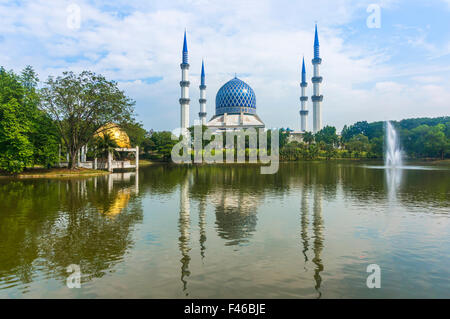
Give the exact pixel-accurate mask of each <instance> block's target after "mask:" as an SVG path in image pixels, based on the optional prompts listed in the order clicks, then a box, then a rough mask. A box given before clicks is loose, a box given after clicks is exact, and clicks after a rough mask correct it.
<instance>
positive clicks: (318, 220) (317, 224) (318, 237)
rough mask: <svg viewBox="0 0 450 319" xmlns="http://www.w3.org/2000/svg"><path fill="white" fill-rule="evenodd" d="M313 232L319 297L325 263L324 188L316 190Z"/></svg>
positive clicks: (315, 272) (315, 274)
mask: <svg viewBox="0 0 450 319" xmlns="http://www.w3.org/2000/svg"><path fill="white" fill-rule="evenodd" d="M313 212H314V213H313V214H314V215H313V232H314V243H313V251H314V258H313V260H312V261H313V263H314V264H315V265H316V268H315V270H314V280H315V281H316V286H315V288H316V290H317V292H318V293H319V296H318V298H320V297H321V296H322V292H321V291H320V284H321V283H322V277H321V276H320V273H321V272H322V271H323V264H322V259H321V258H320V255H321V253H322V249H323V219H322V190H321V189H319V188H316V189H315V190H314V204H313Z"/></svg>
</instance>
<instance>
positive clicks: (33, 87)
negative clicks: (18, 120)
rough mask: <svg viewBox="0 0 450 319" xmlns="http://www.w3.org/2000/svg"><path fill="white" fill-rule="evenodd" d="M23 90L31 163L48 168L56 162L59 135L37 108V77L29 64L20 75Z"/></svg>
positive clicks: (54, 126)
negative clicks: (28, 127) (31, 151)
mask: <svg viewBox="0 0 450 319" xmlns="http://www.w3.org/2000/svg"><path fill="white" fill-rule="evenodd" d="M20 82H21V83H22V87H23V90H24V106H25V108H26V110H27V116H28V118H29V119H30V122H31V126H30V131H29V132H28V134H27V135H28V138H29V141H30V142H31V144H32V145H33V163H34V164H41V165H43V166H45V167H47V168H50V167H51V166H53V165H54V164H56V163H57V162H58V148H59V144H60V142H61V141H60V136H59V134H58V130H57V128H56V125H55V122H54V121H53V120H52V119H51V118H50V116H48V115H47V114H46V113H45V112H43V111H42V110H40V109H39V103H40V96H39V92H38V89H37V84H38V83H39V78H38V76H37V74H36V72H34V69H33V68H32V67H31V66H29V65H28V66H27V67H26V68H25V69H24V70H23V71H22V73H21V75H20Z"/></svg>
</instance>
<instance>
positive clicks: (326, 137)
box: [314, 125, 339, 146]
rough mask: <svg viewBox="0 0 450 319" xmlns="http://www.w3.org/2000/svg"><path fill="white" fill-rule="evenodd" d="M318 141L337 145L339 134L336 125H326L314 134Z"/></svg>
mask: <svg viewBox="0 0 450 319" xmlns="http://www.w3.org/2000/svg"><path fill="white" fill-rule="evenodd" d="M314 139H315V141H316V143H320V142H324V143H325V144H331V145H333V146H334V145H337V143H338V140H339V139H338V136H337V134H336V128H335V127H334V126H328V125H327V126H325V127H324V128H323V129H321V130H320V131H318V132H317V133H316V134H315V135H314Z"/></svg>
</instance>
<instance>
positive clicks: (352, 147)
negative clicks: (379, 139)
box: [345, 134, 370, 157]
mask: <svg viewBox="0 0 450 319" xmlns="http://www.w3.org/2000/svg"><path fill="white" fill-rule="evenodd" d="M345 148H346V149H347V150H349V151H350V152H352V153H355V155H356V157H359V154H361V153H362V152H368V151H369V150H370V144H369V138H368V137H367V136H365V135H364V134H358V135H356V136H354V137H352V138H351V139H350V140H349V141H348V142H347V143H346V144H345Z"/></svg>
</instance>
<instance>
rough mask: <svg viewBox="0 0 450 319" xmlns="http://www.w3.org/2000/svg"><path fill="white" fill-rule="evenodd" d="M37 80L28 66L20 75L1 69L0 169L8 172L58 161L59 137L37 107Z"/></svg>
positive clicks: (16, 171) (49, 121)
mask: <svg viewBox="0 0 450 319" xmlns="http://www.w3.org/2000/svg"><path fill="white" fill-rule="evenodd" d="M38 81H39V80H38V78H37V76H36V74H35V72H34V70H33V68H32V67H30V66H27V67H26V68H25V69H24V70H23V71H22V73H21V75H20V76H19V75H16V74H15V73H14V72H12V71H9V72H6V71H5V70H4V69H3V68H0V169H2V170H5V171H7V172H9V173H20V172H22V171H23V170H24V168H25V167H26V166H32V165H35V164H41V165H44V166H47V167H49V166H51V165H53V164H54V163H55V162H56V161H57V157H58V141H59V137H58V134H57V132H56V130H55V127H54V125H53V123H52V121H51V120H50V119H49V117H48V116H46V114H45V113H43V112H41V111H40V110H39V109H38V105H39V101H40V100H39V94H38V92H37V88H36V87H37V83H38Z"/></svg>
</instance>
